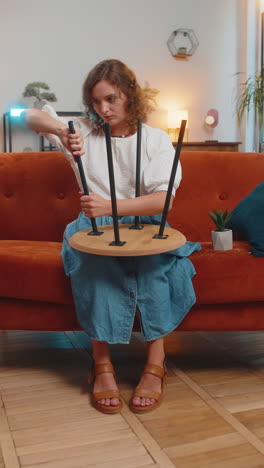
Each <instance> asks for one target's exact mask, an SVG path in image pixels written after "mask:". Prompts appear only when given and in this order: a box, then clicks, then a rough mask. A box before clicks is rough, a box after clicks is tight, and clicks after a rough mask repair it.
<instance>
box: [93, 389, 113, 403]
mask: <svg viewBox="0 0 264 468" xmlns="http://www.w3.org/2000/svg"><path fill="white" fill-rule="evenodd" d="M93 397H94V399H95V400H96V401H98V400H102V399H103V398H118V399H119V400H120V393H119V391H118V390H105V391H104V392H94V393H93Z"/></svg>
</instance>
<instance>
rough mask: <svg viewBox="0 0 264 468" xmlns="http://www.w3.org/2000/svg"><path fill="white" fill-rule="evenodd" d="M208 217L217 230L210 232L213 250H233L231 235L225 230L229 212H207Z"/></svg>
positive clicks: (228, 230) (229, 231) (229, 215)
mask: <svg viewBox="0 0 264 468" xmlns="http://www.w3.org/2000/svg"><path fill="white" fill-rule="evenodd" d="M209 216H210V218H211V219H212V220H213V222H214V223H215V226H216V228H217V229H215V230H213V231H212V242H213V249H214V250H229V249H232V248H233V233H232V231H231V229H228V228H227V223H228V221H229V220H230V218H231V213H230V211H229V210H226V211H224V212H223V211H222V210H220V211H216V210H214V209H213V211H209Z"/></svg>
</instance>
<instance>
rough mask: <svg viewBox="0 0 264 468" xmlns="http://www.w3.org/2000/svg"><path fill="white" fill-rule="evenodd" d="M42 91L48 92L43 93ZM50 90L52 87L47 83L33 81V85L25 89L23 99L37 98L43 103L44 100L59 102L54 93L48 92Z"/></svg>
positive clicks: (29, 84) (30, 84)
mask: <svg viewBox="0 0 264 468" xmlns="http://www.w3.org/2000/svg"><path fill="white" fill-rule="evenodd" d="M42 89H44V90H46V91H41V90H42ZM49 89H50V87H49V86H48V85H47V83H44V82H42V81H33V82H32V83H28V85H27V86H26V87H25V91H24V92H23V97H31V96H35V97H36V98H37V100H38V101H42V99H45V100H46V101H51V102H55V101H57V98H56V96H55V94H54V93H50V92H47V91H48V90H49Z"/></svg>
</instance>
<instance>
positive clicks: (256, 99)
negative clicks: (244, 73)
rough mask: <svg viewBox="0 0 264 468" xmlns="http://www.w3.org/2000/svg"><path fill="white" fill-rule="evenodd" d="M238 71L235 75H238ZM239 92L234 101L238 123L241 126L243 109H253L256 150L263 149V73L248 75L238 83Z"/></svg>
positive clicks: (261, 150) (260, 150)
mask: <svg viewBox="0 0 264 468" xmlns="http://www.w3.org/2000/svg"><path fill="white" fill-rule="evenodd" d="M240 74H241V73H240V72H238V73H236V75H240ZM240 89H241V92H240V94H239V95H238V98H237V102H236V111H237V119H238V124H239V126H241V123H242V119H243V116H244V114H245V111H247V112H249V111H250V109H254V112H255V121H256V124H257V131H258V147H257V148H256V150H257V151H258V152H260V153H261V152H263V151H264V118H263V102H264V76H263V73H256V74H255V75H250V76H249V77H248V79H247V80H246V81H244V83H241V84H240Z"/></svg>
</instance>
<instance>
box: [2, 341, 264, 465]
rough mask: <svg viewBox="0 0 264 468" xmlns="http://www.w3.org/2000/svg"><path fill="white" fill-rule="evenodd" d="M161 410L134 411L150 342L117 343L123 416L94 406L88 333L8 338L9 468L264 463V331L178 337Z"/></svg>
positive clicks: (5, 436)
mask: <svg viewBox="0 0 264 468" xmlns="http://www.w3.org/2000/svg"><path fill="white" fill-rule="evenodd" d="M166 351H167V356H168V360H167V364H168V371H169V372H168V379H167V380H168V384H167V387H166V395H165V399H164V402H163V404H162V406H161V407H160V408H158V409H157V410H156V411H155V412H151V413H149V414H146V415H135V414H133V413H131V412H130V411H129V409H128V406H127V402H128V401H129V398H130V395H131V390H132V388H133V387H134V386H135V385H136V383H137V380H138V378H139V376H140V372H141V369H142V366H143V365H144V357H145V345H144V343H143V342H142V341H141V340H140V335H138V334H135V335H133V339H132V341H131V344H130V345H129V346H126V345H114V346H112V356H113V362H114V364H115V367H116V370H117V375H118V381H119V386H120V390H121V393H122V397H123V399H124V401H125V405H124V407H123V410H122V413H121V414H118V415H104V414H101V413H98V412H97V411H96V410H95V409H94V408H93V407H92V406H91V404H90V400H89V393H88V385H87V374H88V369H89V366H90V364H91V346H90V343H89V340H88V339H87V336H86V335H85V333H83V332H78V333H74V332H69V333H63V332H61V333H51V332H46V333H40V332H2V334H1V335H0V352H1V354H0V356H1V357H0V359H1V374H0V398H1V399H0V402H1V405H0V442H1V449H2V450H1V451H0V468H4V467H5V468H18V467H24V468H87V467H97V468H136V467H141V468H143V467H145V468H154V467H155V468H156V467H161V468H170V467H174V466H176V467H178V468H194V467H195V468H200V467H201V468H205V467H210V468H231V467H232V468H236V467H237V468H238V467H239V468H253V467H262V468H263V467H264V333H172V334H171V335H169V336H168V337H167V338H166Z"/></svg>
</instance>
